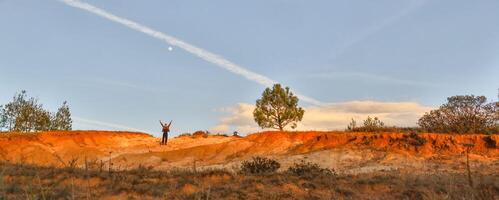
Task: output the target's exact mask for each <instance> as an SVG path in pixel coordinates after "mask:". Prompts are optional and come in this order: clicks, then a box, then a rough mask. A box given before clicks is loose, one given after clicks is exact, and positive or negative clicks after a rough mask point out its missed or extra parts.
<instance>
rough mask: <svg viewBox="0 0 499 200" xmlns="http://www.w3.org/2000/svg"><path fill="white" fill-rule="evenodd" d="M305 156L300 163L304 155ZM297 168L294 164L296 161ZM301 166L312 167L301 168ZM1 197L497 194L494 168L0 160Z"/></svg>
mask: <svg viewBox="0 0 499 200" xmlns="http://www.w3.org/2000/svg"><path fill="white" fill-rule="evenodd" d="M301 164H303V163H301ZM295 170H296V169H295ZM305 172H310V171H307V170H305ZM0 174H1V177H3V179H0V199H97V198H103V199H106V198H109V199H116V198H119V199H222V198H224V199H498V198H499V182H498V180H499V174H497V173H496V174H481V173H478V172H477V173H475V174H474V175H473V177H474V179H475V183H474V185H473V186H472V187H471V186H470V185H469V184H468V180H467V176H466V174H464V173H463V174H460V173H442V172H435V173H417V172H406V171H390V172H374V173H368V174H357V175H346V174H345V175H342V174H336V173H316V174H314V175H313V176H309V174H308V173H305V174H303V173H291V172H288V171H283V172H271V173H263V174H256V175H252V174H246V173H240V172H239V171H228V170H221V169H211V170H210V169H207V170H202V171H196V170H186V169H174V170H169V171H155V170H152V169H150V168H146V167H139V168H137V169H134V170H128V171H108V169H105V170H101V169H98V168H95V169H94V168H92V169H85V168H76V167H66V168H52V167H39V166H32V165H13V164H9V163H2V164H0Z"/></svg>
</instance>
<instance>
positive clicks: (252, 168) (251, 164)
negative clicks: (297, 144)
mask: <svg viewBox="0 0 499 200" xmlns="http://www.w3.org/2000/svg"><path fill="white" fill-rule="evenodd" d="M280 167H281V164H280V163H279V162H277V161H275V160H272V159H269V158H264V157H258V156H257V157H253V158H252V160H247V161H243V162H242V163H241V172H242V173H245V174H264V173H273V172H276V171H277V170H278V169H279V168H280Z"/></svg>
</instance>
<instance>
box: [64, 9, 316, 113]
mask: <svg viewBox="0 0 499 200" xmlns="http://www.w3.org/2000/svg"><path fill="white" fill-rule="evenodd" d="M59 1H61V2H63V3H65V4H66V5H69V6H72V7H75V8H79V9H82V10H85V11H88V12H90V13H93V14H95V15H98V16H101V17H103V18H106V19H108V20H110V21H113V22H116V23H119V24H122V25H124V26H126V27H128V28H130V29H133V30H136V31H139V32H142V33H145V34H146V35H149V36H151V37H154V38H156V39H159V40H161V41H163V42H166V43H168V44H169V45H171V46H176V47H179V48H181V49H183V50H185V51H187V52H189V53H191V54H193V55H195V56H197V57H199V58H201V59H203V60H205V61H208V62H210V63H213V64H215V65H216V66H218V67H221V68H223V69H225V70H228V71H230V72H232V73H234V74H237V75H240V76H243V77H245V78H246V79H248V80H251V81H254V82H256V83H258V84H261V85H263V86H266V87H270V86H272V85H274V84H276V83H278V82H277V81H275V80H272V79H270V78H268V77H266V76H264V75H261V74H258V73H256V72H253V71H250V70H248V69H246V68H244V67H242V66H240V65H237V64H235V63H233V62H231V61H229V60H227V59H225V58H223V57H222V56H220V55H217V54H214V53H211V52H209V51H207V50H204V49H202V48H199V47H196V46H194V45H192V44H189V43H187V42H184V41H182V40H180V39H178V38H175V37H173V36H170V35H167V34H165V33H162V32H160V31H156V30H154V29H152V28H149V27H147V26H144V25H141V24H139V23H136V22H133V21H131V20H128V19H125V18H122V17H119V16H116V15H114V14H111V13H109V12H107V11H105V10H103V9H100V8H97V7H95V6H93V5H91V4H88V3H85V2H81V1H78V0H59ZM296 95H297V96H298V97H299V98H300V99H301V100H303V101H304V102H308V103H310V104H314V105H323V104H324V103H322V102H321V101H318V100H316V99H314V98H311V97H307V96H304V95H300V94H296Z"/></svg>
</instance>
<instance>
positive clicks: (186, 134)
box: [177, 133, 192, 137]
mask: <svg viewBox="0 0 499 200" xmlns="http://www.w3.org/2000/svg"><path fill="white" fill-rule="evenodd" d="M191 136H192V135H191V134H190V133H182V134H180V135H178V136H177V137H191Z"/></svg>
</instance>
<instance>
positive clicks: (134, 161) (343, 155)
mask: <svg viewBox="0 0 499 200" xmlns="http://www.w3.org/2000/svg"><path fill="white" fill-rule="evenodd" d="M419 137H420V138H419V139H418V138H413V137H411V136H409V135H407V134H402V133H344V132H289V133H288V132H263V133H255V134H251V135H249V136H247V137H224V136H206V137H203V136H200V137H179V138H174V139H171V140H170V141H169V144H168V146H160V145H159V139H158V138H154V137H152V136H150V135H147V134H143V133H133V132H110V131H71V132H44V133H39V134H36V135H20V134H5V135H2V136H0V160H2V161H8V162H14V163H30V164H37V165H46V166H67V165H68V164H69V163H71V162H75V163H76V164H77V165H79V166H82V165H84V164H85V162H87V164H88V163H98V162H101V161H102V162H103V164H105V165H107V164H108V163H112V167H113V168H117V169H127V168H134V167H138V166H139V165H142V166H150V167H154V168H156V169H170V168H172V167H189V168H190V167H227V168H232V167H233V166H237V165H238V164H239V163H240V162H241V161H243V160H245V159H249V158H251V157H252V156H257V155H263V156H267V157H272V158H274V159H277V160H279V161H280V162H281V163H282V165H283V168H285V167H287V166H289V165H291V164H292V163H294V162H297V161H299V160H302V159H304V160H307V161H311V162H315V163H318V164H320V165H322V166H324V167H330V168H335V169H336V170H337V171H340V172H345V173H362V172H369V171H377V170H393V169H399V168H416V169H423V170H460V169H461V167H462V165H461V164H462V162H463V161H464V156H463V152H465V150H466V147H465V145H464V144H474V146H473V147H471V149H470V152H471V154H470V157H471V159H472V160H473V161H474V165H475V166H476V167H481V168H483V169H484V170H492V171H493V170H494V169H499V149H498V148H497V141H499V135H492V136H486V135H448V134H420V135H419ZM486 137H488V138H486ZM421 138H422V139H424V141H425V142H424V143H421ZM491 141H492V142H491ZM494 144H495V145H496V146H494ZM441 166H446V167H441Z"/></svg>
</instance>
